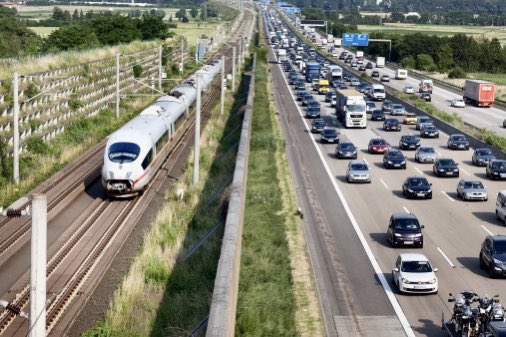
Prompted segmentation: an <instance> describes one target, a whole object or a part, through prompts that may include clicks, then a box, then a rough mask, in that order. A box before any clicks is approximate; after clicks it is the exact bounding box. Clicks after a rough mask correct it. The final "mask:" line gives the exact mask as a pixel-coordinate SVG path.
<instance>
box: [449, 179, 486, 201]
mask: <svg viewBox="0 0 506 337" xmlns="http://www.w3.org/2000/svg"><path fill="white" fill-rule="evenodd" d="M457 195H458V196H459V197H461V198H462V200H482V201H487V200H488V193H487V189H486V188H485V186H483V183H482V182H481V181H479V180H473V179H462V180H461V181H459V184H458V185H457Z"/></svg>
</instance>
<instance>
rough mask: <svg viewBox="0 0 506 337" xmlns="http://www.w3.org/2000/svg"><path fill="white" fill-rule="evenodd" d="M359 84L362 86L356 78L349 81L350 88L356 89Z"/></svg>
mask: <svg viewBox="0 0 506 337" xmlns="http://www.w3.org/2000/svg"><path fill="white" fill-rule="evenodd" d="M360 84H362V83H360V81H359V79H358V78H352V79H351V80H350V85H351V86H352V87H358V86H359V85H360Z"/></svg>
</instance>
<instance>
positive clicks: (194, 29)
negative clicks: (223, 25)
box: [170, 22, 220, 46]
mask: <svg viewBox="0 0 506 337" xmlns="http://www.w3.org/2000/svg"><path fill="white" fill-rule="evenodd" d="M219 25H220V24H219V23H207V24H205V25H204V24H203V23H196V22H189V23H178V24H177V28H171V29H170V31H171V32H175V33H176V34H177V35H181V36H184V37H186V40H187V41H188V43H189V45H190V46H195V45H196V44H197V39H198V38H200V37H201V36H202V35H203V34H205V35H207V36H212V35H214V34H215V33H216V31H217V29H218V26H219Z"/></svg>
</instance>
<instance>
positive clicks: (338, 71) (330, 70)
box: [327, 64, 343, 83]
mask: <svg viewBox="0 0 506 337" xmlns="http://www.w3.org/2000/svg"><path fill="white" fill-rule="evenodd" d="M342 78H343V68H341V67H340V66H338V65H335V64H330V65H328V66H327V80H329V82H330V83H332V82H334V81H337V80H340V79H342Z"/></svg>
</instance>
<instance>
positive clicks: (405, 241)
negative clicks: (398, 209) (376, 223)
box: [387, 213, 424, 248]
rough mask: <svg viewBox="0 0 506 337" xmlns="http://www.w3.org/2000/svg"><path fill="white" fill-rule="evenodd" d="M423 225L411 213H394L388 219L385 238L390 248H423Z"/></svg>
mask: <svg viewBox="0 0 506 337" xmlns="http://www.w3.org/2000/svg"><path fill="white" fill-rule="evenodd" d="M422 228H424V226H423V225H421V224H420V222H419V221H418V219H417V218H416V216H415V215H414V214H412V213H394V214H392V216H391V217H390V221H389V223H388V230H387V238H388V241H389V242H390V244H391V245H392V247H397V246H401V245H402V246H413V247H415V246H416V247H420V248H422V247H423V233H422Z"/></svg>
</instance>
